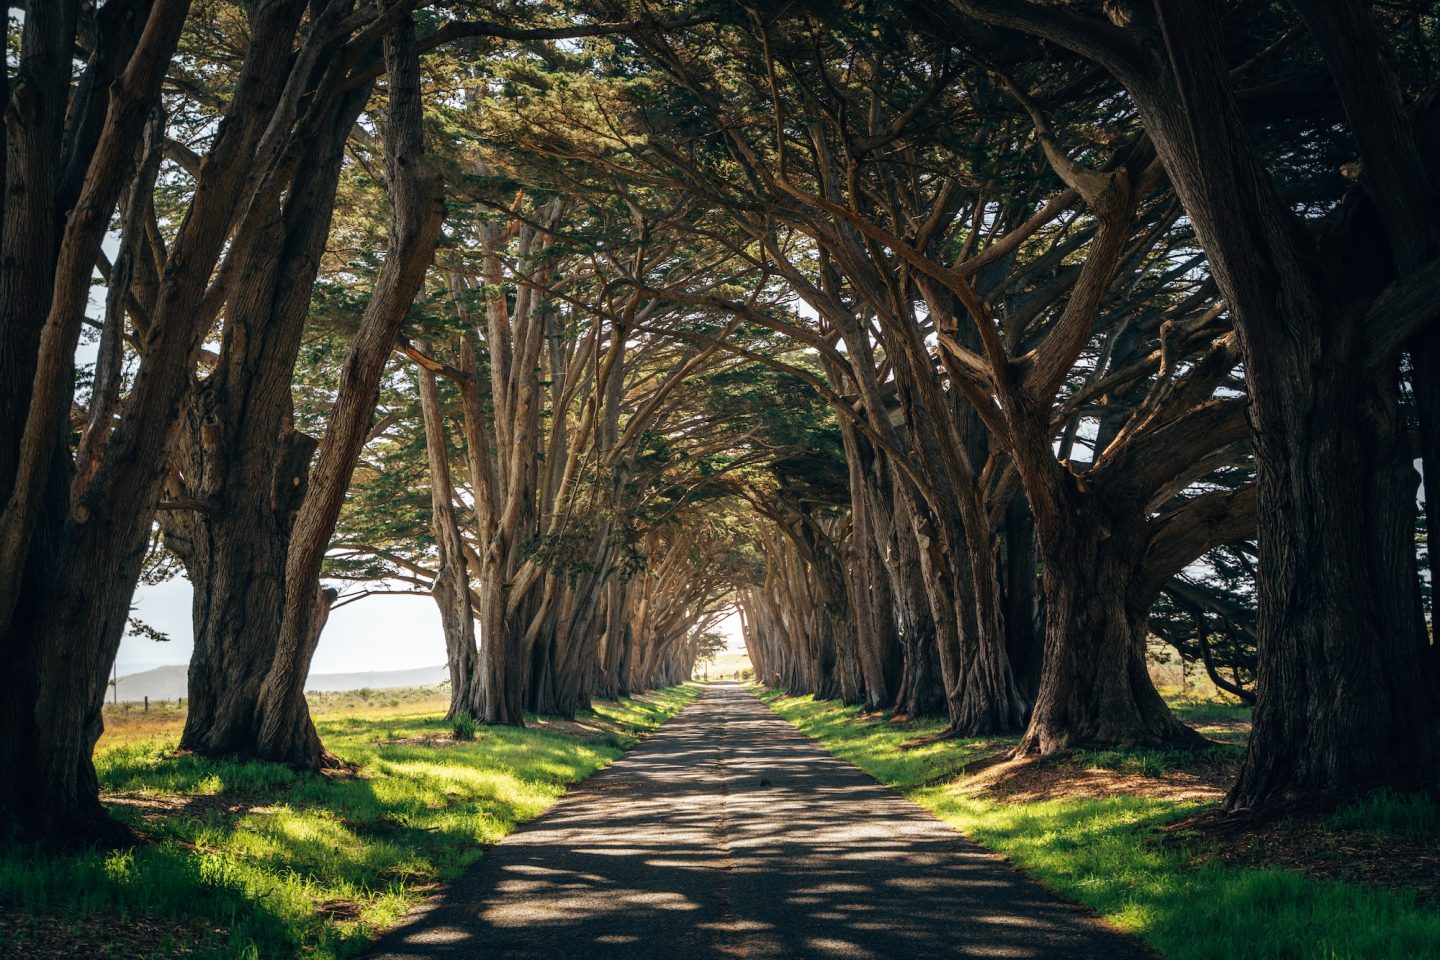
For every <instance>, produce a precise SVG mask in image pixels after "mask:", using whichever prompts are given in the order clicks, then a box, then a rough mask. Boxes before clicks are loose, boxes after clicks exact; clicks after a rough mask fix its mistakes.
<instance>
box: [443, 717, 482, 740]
mask: <svg viewBox="0 0 1440 960" xmlns="http://www.w3.org/2000/svg"><path fill="white" fill-rule="evenodd" d="M479 729H480V724H479V723H477V722H476V720H475V718H474V717H471V716H460V717H456V718H455V719H454V720H452V721H451V722H450V733H451V735H452V736H454V737H455V739H456V740H474V739H475V733H476V731H477V730H479Z"/></svg>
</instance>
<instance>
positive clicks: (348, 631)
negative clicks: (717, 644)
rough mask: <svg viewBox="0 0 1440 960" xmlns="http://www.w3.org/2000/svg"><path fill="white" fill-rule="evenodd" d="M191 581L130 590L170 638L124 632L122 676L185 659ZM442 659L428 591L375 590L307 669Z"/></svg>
mask: <svg viewBox="0 0 1440 960" xmlns="http://www.w3.org/2000/svg"><path fill="white" fill-rule="evenodd" d="M190 595H191V590H190V582H189V581H188V580H186V579H184V578H183V577H177V578H175V579H174V580H169V581H166V582H165V583H161V584H156V585H154V586H149V585H146V584H141V585H140V586H139V587H138V588H137V589H136V590H135V599H134V600H133V601H132V605H133V607H134V611H133V615H134V616H135V617H137V618H139V619H140V620H142V621H144V622H145V623H146V624H148V625H149V626H152V627H154V628H155V629H156V630H159V631H161V632H162V633H164V634H166V635H167V636H169V637H170V638H171V639H170V640H169V642H158V641H155V640H151V639H150V638H149V637H140V636H131V635H129V634H127V635H126V637H125V639H124V640H122V641H121V642H120V653H119V655H118V656H117V657H116V661H115V669H116V672H117V673H118V674H120V675H121V676H125V675H127V674H131V673H139V672H140V671H142V670H149V669H152V668H154V667H163V666H168V665H174V664H187V663H189V662H190V653H191V651H192V650H193V649H194V639H193V638H194V634H193V633H192V630H191V622H190ZM719 629H720V631H721V632H722V633H724V634H725V635H726V637H728V638H729V641H730V642H729V646H728V648H727V649H729V650H730V651H731V652H734V653H739V652H743V651H744V649H745V644H744V643H743V642H742V641H741V639H740V618H739V617H738V616H737V615H736V614H733V613H732V614H731V615H730V616H728V617H726V618H725V620H724V621H723V622H721V624H720V627H719ZM444 662H445V637H444V634H442V633H441V631H440V612H439V610H438V609H437V608H436V606H435V601H433V600H431V599H430V597H429V596H427V595H423V594H422V595H417V596H393V595H391V596H373V597H366V598H365V599H364V600H360V601H357V602H355V603H349V604H346V605H345V606H343V607H340V608H339V609H337V610H335V611H334V612H333V613H331V614H330V620H329V622H328V623H326V625H325V632H324V633H322V634H321V635H320V645H319V646H318V647H317V648H316V650H315V660H314V662H313V663H312V664H311V666H310V672H311V673H364V672H369V671H372V670H409V669H411V668H414V667H433V666H435V665H436V664H442V663H444Z"/></svg>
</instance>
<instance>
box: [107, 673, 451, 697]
mask: <svg viewBox="0 0 1440 960" xmlns="http://www.w3.org/2000/svg"><path fill="white" fill-rule="evenodd" d="M187 669H188V668H186V667H183V666H169V667H156V668H155V669H153V670H142V671H140V672H139V673H131V674H126V675H125V676H123V677H121V678H120V682H119V690H118V694H117V692H109V693H108V695H107V696H106V698H105V699H106V700H107V701H108V700H110V699H111V698H112V697H116V696H117V695H118V698H119V699H121V700H136V701H139V700H144V699H145V698H146V697H149V698H150V699H151V700H178V699H180V698H181V697H183V696H185V674H186V671H187ZM448 676H449V672H448V671H447V670H446V668H445V667H444V666H443V665H442V666H438V667H417V668H415V669H412V670H372V671H369V672H366V673H312V674H311V675H310V679H309V680H307V681H306V682H305V689H306V690H313V691H316V692H327V693H328V692H337V691H343V690H364V689H367V688H368V689H371V690H384V689H387V688H390V687H426V686H431V685H432V684H436V683H440V682H442V681H443V680H445V679H446V678H447V677H448Z"/></svg>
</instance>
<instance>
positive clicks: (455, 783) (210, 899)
mask: <svg viewBox="0 0 1440 960" xmlns="http://www.w3.org/2000/svg"><path fill="white" fill-rule="evenodd" d="M699 692H700V687H699V685H698V684H694V683H688V684H684V685H682V686H679V687H674V688H671V689H669V690H664V691H659V692H657V693H652V694H648V695H645V696H640V697H635V698H633V699H628V700H622V701H619V702H612V703H597V704H596V706H595V710H594V712H593V713H590V714H586V715H582V716H581V717H579V718H577V721H576V722H574V723H570V722H544V721H543V718H542V722H540V723H537V724H533V725H532V727H530V728H527V729H524V730H516V729H509V728H497V727H482V728H480V729H479V730H478V731H477V733H476V735H475V739H474V740H469V741H464V740H460V741H457V740H455V739H453V737H452V735H451V730H450V727H449V726H448V725H447V724H446V723H445V722H444V721H443V720H441V719H440V716H439V714H438V713H437V712H436V710H435V709H434V706H433V704H429V703H412V704H404V703H399V704H396V705H394V706H391V705H389V704H388V701H387V702H385V703H383V704H381V705H378V706H374V707H368V706H365V705H363V704H362V705H360V706H355V705H350V704H346V705H344V706H340V707H338V708H337V709H333V710H331V711H329V712H321V711H317V716H316V722H317V726H318V727H319V730H320V735H321V738H322V739H323V740H324V741H325V744H326V745H327V746H328V747H329V748H330V750H331V751H332V752H333V753H335V754H336V755H337V756H339V757H340V758H341V759H342V760H344V761H346V762H347V763H348V764H351V765H353V766H354V768H355V769H354V772H353V773H347V774H343V775H341V776H319V775H310V774H296V773H295V772H293V771H291V770H289V769H288V768H286V767H282V766H277V765H275V764H267V763H256V762H240V761H211V760H203V759H200V758H198V757H193V756H177V755H176V754H175V753H174V749H175V743H176V740H175V735H174V732H170V731H168V730H167V729H166V728H165V727H164V726H163V725H164V723H165V722H166V720H165V718H163V717H159V716H156V717H150V718H148V719H147V720H145V721H143V722H141V729H143V730H144V731H145V732H147V733H153V732H154V731H155V730H156V729H157V728H159V729H160V730H161V731H162V732H161V733H160V735H158V736H155V735H147V736H141V737H137V736H135V735H133V733H132V732H127V731H126V729H125V726H124V724H123V723H119V724H116V726H117V727H118V728H119V729H118V730H117V732H116V733H115V734H114V735H112V736H110V737H108V738H107V740H106V741H105V742H102V744H101V747H100V749H99V750H98V751H97V756H96V765H97V768H98V771H99V775H100V782H101V788H102V792H103V794H104V797H105V799H106V802H107V804H108V805H109V806H110V808H111V810H112V811H113V812H114V814H115V815H116V816H117V817H119V818H121V819H123V820H125V821H126V822H128V823H130V824H132V825H133V826H135V827H136V828H137V830H139V831H141V832H142V833H143V834H144V835H145V836H146V837H147V838H148V839H149V840H150V842H149V843H146V844H143V845H141V846H138V847H136V848H135V849H133V850H128V851H122V852H118V853H110V854H104V853H79V854H73V855H66V856H56V855H54V854H49V853H45V852H42V851H39V850H36V849H34V848H29V847H16V846H10V847H0V956H25V957H32V958H37V960H38V958H48V957H69V956H94V957H106V956H113V957H126V958H159V957H176V956H183V957H196V958H211V957H216V958H219V957H225V958H245V960H251V958H253V960H259V958H268V957H293V956H302V955H303V956H307V957H316V958H331V957H344V956H350V955H353V954H355V953H358V952H359V951H360V950H362V949H363V948H364V947H365V946H366V945H367V944H368V942H369V940H370V938H371V936H372V934H373V933H374V932H375V931H378V930H381V929H384V928H385V927H387V926H390V925H391V924H393V923H394V922H395V921H396V920H398V919H399V918H400V917H401V916H402V915H403V914H404V913H405V911H406V910H408V909H409V908H410V907H411V906H412V905H414V904H415V903H416V902H418V901H419V900H420V899H422V898H423V897H424V896H425V895H427V894H429V893H432V892H434V890H435V889H436V888H437V886H438V885H439V884H441V883H443V882H444V881H447V880H451V879H454V878H455V877H457V876H459V874H460V873H461V872H462V871H463V870H464V869H465V867H466V866H468V865H469V864H471V863H473V862H474V861H475V860H476V859H478V858H479V857H480V855H481V853H482V846H483V845H484V844H488V843H494V842H495V841H497V840H499V839H500V838H502V837H504V836H505V835H506V834H508V833H509V832H510V831H512V830H513V829H514V828H515V827H516V825H517V824H519V823H521V822H523V821H525V820H529V819H531V818H533V817H535V816H536V815H538V814H539V813H541V812H542V811H544V810H545V809H546V808H547V807H549V806H550V805H551V804H552V803H554V802H555V800H556V799H558V798H559V797H560V795H561V794H563V793H564V792H565V788H566V786H567V785H569V784H572V783H575V782H576V781H578V780H582V779H584V778H585V777H587V776H589V775H590V774H592V773H594V772H595V771H596V770H598V769H599V768H601V767H603V766H606V765H607V764H609V763H610V762H611V761H613V760H614V759H615V758H617V757H618V756H620V754H621V753H622V752H623V751H624V750H625V749H626V748H627V747H629V746H630V745H632V744H633V743H634V742H635V741H636V740H637V739H639V737H640V736H642V735H643V734H645V733H646V732H648V731H650V730H653V729H654V728H656V727H658V726H659V725H660V724H661V723H663V722H664V721H665V720H667V719H669V718H670V717H671V716H673V715H674V714H675V713H676V712H678V711H679V710H680V709H681V708H682V707H683V706H685V705H686V704H687V703H689V702H690V701H692V700H693V699H695V697H697V696H698V695H699ZM441 710H442V711H443V706H442V707H441Z"/></svg>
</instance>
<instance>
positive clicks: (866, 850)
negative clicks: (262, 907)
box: [372, 683, 1148, 960]
mask: <svg viewBox="0 0 1440 960" xmlns="http://www.w3.org/2000/svg"><path fill="white" fill-rule="evenodd" d="M1147 955H1148V954H1146V953H1145V952H1144V951H1142V950H1141V949H1140V948H1138V947H1137V946H1135V945H1134V944H1133V943H1131V942H1130V941H1129V940H1127V939H1125V938H1124V937H1122V936H1120V935H1118V934H1115V933H1113V932H1111V931H1109V930H1107V929H1105V928H1103V927H1101V926H1100V925H1099V924H1098V923H1096V922H1095V921H1094V920H1093V919H1091V918H1089V917H1088V916H1087V915H1086V914H1084V913H1083V912H1081V911H1079V910H1078V909H1077V908H1075V907H1072V906H1070V905H1068V904H1065V903H1063V902H1061V901H1059V900H1057V899H1056V898H1055V897H1054V896H1053V895H1051V894H1050V893H1049V892H1047V891H1046V890H1044V889H1043V888H1042V887H1040V886H1039V885H1037V884H1035V883H1032V882H1031V881H1029V880H1027V879H1025V878H1024V877H1022V876H1021V875H1020V874H1019V873H1017V872H1016V871H1015V870H1014V869H1012V868H1011V867H1009V866H1007V865H1006V864H1005V863H1003V862H1002V861H1000V860H998V859H997V858H995V857H993V856H992V855H990V854H987V853H985V852H984V851H982V850H980V849H979V848H978V847H975V846H973V845H971V844H969V843H967V842H966V841H965V840H963V839H962V838H961V837H960V836H959V835H958V834H956V833H955V832H954V831H952V830H950V829H949V828H948V827H946V826H945V825H944V824H942V823H940V822H939V821H937V820H935V819H934V818H933V817H931V816H930V815H929V814H928V813H926V812H925V811H924V810H922V809H920V808H919V807H917V806H915V805H914V804H913V803H911V802H910V801H908V800H905V799H904V798H903V797H901V796H899V795H898V794H896V793H894V792H893V791H891V790H888V789H886V788H885V787H882V786H880V785H879V784H878V783H876V782H875V781H874V780H872V779H871V778H870V777H868V776H866V775H865V774H864V773H862V772H861V771H860V770H858V769H856V768H855V767H853V766H851V765H850V764H848V763H845V762H844V761H841V760H837V759H835V758H834V757H832V756H830V755H829V754H827V753H825V752H824V751H823V750H821V749H820V748H819V747H818V746H816V745H815V744H814V743H813V742H811V741H810V740H808V739H806V738H805V737H803V736H801V735H800V734H799V733H797V732H796V731H795V730H794V728H793V727H791V726H790V725H789V724H787V723H785V722H784V721H782V720H780V719H779V718H777V717H775V716H774V714H772V713H771V712H770V711H769V710H768V709H766V708H765V707H764V706H763V705H762V704H761V703H759V701H757V700H756V699H755V698H754V697H753V696H752V695H751V694H750V693H749V692H748V691H746V690H745V689H744V688H743V687H741V686H740V685H738V684H734V683H715V684H711V685H710V686H709V687H707V689H706V692H705V695H704V696H703V697H702V698H701V699H700V700H699V701H698V702H696V703H695V704H694V705H692V706H691V707H690V708H688V709H687V710H685V711H684V712H683V713H682V714H680V716H678V717H676V718H675V719H674V720H672V721H670V723H668V724H666V725H665V726H664V727H663V728H661V730H660V731H659V732H658V733H656V734H655V735H654V736H653V737H651V738H650V739H649V740H647V741H646V742H644V743H643V744H641V745H640V746H639V747H638V748H636V749H635V750H634V751H633V752H631V753H630V754H628V755H627V756H626V757H624V758H623V759H621V760H620V761H619V762H617V763H616V764H615V765H613V766H612V767H610V768H608V769H607V770H605V771H603V772H602V773H600V774H599V775H597V776H596V777H594V778H592V779H591V780H590V781H588V782H587V783H586V784H584V785H583V786H582V787H580V788H579V789H578V790H577V791H576V792H575V793H573V794H571V795H569V796H567V797H566V798H565V799H564V800H562V801H561V802H560V803H559V804H557V805H556V806H555V807H554V808H553V809H552V810H551V811H550V812H549V813H547V814H546V815H545V816H543V817H541V818H540V819H539V820H536V821H535V822H533V823H531V824H529V825H528V826H526V827H523V828H521V829H520V830H519V831H517V832H516V833H515V834H513V835H511V836H510V837H508V838H507V839H506V840H505V841H504V842H503V843H501V844H499V845H498V846H497V847H495V848H494V849H493V850H491V851H489V852H488V853H487V855H486V857H485V859H484V860H482V861H481V862H480V863H478V864H476V865H475V867H474V868H473V869H472V870H471V871H470V873H469V874H467V875H466V876H465V877H464V878H463V879H462V880H461V881H459V882H458V883H456V884H455V885H454V886H453V887H452V888H451V890H450V891H449V892H448V893H447V894H446V895H445V896H443V897H441V898H439V899H437V900H436V901H433V902H432V903H430V904H428V905H427V906H425V907H423V908H421V909H420V910H418V911H416V913H415V914H413V915H412V916H411V917H410V918H409V919H408V920H407V921H406V923H405V924H404V925H403V926H401V927H400V928H397V929H396V930H394V931H392V932H391V933H390V934H389V935H388V936H387V937H386V938H385V939H384V940H383V941H382V943H381V944H380V947H379V949H378V950H377V952H376V953H375V954H373V955H372V956H373V957H375V958H376V960H381V958H383V960H420V958H441V957H445V958H449V957H476V958H491V957H505V958H531V957H534V958H541V957H544V958H548V960H610V958H621V957H624V958H626V960H639V958H644V960H670V958H674V960H703V958H711V957H716V958H719V957H745V958H779V957H787V958H788V957H796V958H799V957H827V958H828V957H837V958H838V957H847V958H871V957H873V958H881V957H917V958H930V957H1015V958H1054V960H1060V958H1066V960H1088V958H1107V960H1131V958H1137V960H1138V958H1140V957H1144V956H1147Z"/></svg>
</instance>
